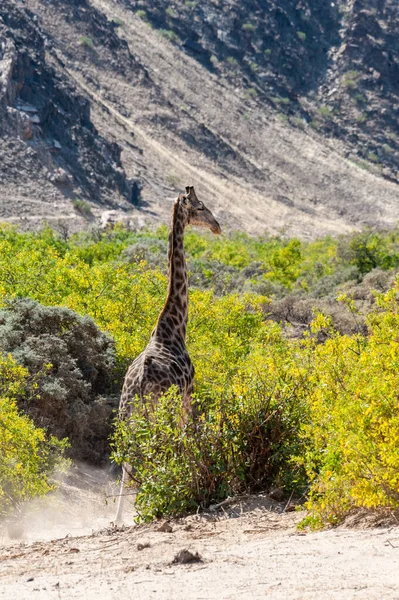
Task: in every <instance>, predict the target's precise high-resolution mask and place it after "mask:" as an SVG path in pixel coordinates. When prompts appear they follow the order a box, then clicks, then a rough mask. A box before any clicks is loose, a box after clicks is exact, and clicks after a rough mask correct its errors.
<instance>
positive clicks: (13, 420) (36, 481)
mask: <svg viewBox="0 0 399 600" xmlns="http://www.w3.org/2000/svg"><path fill="white" fill-rule="evenodd" d="M27 375H28V373H27V371H26V370H25V369H24V368H23V367H21V366H20V365H18V364H17V363H16V362H15V361H14V360H13V359H12V358H11V357H10V356H1V355H0V517H4V516H5V515H7V514H8V513H9V512H10V511H11V510H12V508H14V507H15V506H17V505H18V504H20V503H21V502H23V501H25V500H28V499H30V498H33V497H35V496H39V495H42V494H46V493H47V492H48V491H49V490H51V489H52V484H51V482H50V480H49V476H50V475H51V474H52V472H53V470H54V468H55V466H56V464H57V463H58V462H59V461H60V459H61V456H62V453H63V450H64V448H65V442H60V441H59V440H56V439H55V438H54V437H47V436H46V432H45V431H44V430H43V429H39V428H37V427H35V426H34V424H33V422H32V421H31V420H30V419H29V417H27V416H26V415H23V414H21V413H20V412H19V411H18V409H17V406H16V401H15V398H16V397H17V396H21V395H23V394H24V390H25V382H26V378H27Z"/></svg>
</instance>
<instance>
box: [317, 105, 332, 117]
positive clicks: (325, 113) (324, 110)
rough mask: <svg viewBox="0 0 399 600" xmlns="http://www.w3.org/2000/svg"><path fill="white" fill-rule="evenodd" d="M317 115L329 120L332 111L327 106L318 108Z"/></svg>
mask: <svg viewBox="0 0 399 600" xmlns="http://www.w3.org/2000/svg"><path fill="white" fill-rule="evenodd" d="M319 114H320V115H321V116H322V117H324V118H331V117H332V110H331V108H329V107H328V106H320V107H319Z"/></svg>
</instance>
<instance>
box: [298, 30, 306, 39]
mask: <svg viewBox="0 0 399 600" xmlns="http://www.w3.org/2000/svg"><path fill="white" fill-rule="evenodd" d="M296 34H297V37H298V38H299V39H300V40H301V42H306V33H305V32H304V31H297V32H296Z"/></svg>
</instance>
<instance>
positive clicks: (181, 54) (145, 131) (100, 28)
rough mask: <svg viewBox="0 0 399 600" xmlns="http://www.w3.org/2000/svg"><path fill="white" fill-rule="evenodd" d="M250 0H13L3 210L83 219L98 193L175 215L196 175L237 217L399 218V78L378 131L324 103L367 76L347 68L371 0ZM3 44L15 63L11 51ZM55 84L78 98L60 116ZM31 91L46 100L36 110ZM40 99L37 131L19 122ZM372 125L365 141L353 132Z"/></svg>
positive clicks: (2, 120)
mask: <svg viewBox="0 0 399 600" xmlns="http://www.w3.org/2000/svg"><path fill="white" fill-rule="evenodd" d="M15 4H16V5H15ZM249 4H250V6H249V5H248V6H247V3H246V4H245V6H246V9H245V10H244V8H243V6H244V3H242V2H238V0H231V2H230V4H229V6H228V10H227V7H226V5H225V4H224V3H223V4H222V3H218V2H211V1H210V0H208V1H204V2H201V3H198V4H195V3H188V2H180V1H179V2H175V3H174V4H173V5H169V4H167V3H164V2H162V1H161V0H151V1H149V2H146V3H145V10H144V8H143V7H144V3H143V4H142V5H140V4H139V3H137V2H136V3H133V2H130V1H129V2H128V1H127V0H126V1H123V0H91V2H88V1H86V0H71V1H69V2H67V1H66V0H55V1H53V2H51V3H49V2H48V1H47V0H25V2H22V0H21V1H18V2H16V3H12V4H11V3H10V2H9V0H6V2H5V5H4V6H5V8H2V11H1V16H2V20H3V26H2V29H1V31H0V35H1V36H2V39H3V40H5V42H6V43H4V41H3V46H5V48H6V50H7V48H12V46H13V47H14V49H13V50H11V52H14V55H15V56H16V58H15V57H14V59H13V63H12V66H11V67H9V68H8V73H9V76H8V78H7V77H6V84H5V86H3V92H1V91H0V98H2V113H1V115H2V116H1V115H0V126H1V134H0V135H1V136H2V141H3V142H4V143H3V144H2V150H1V153H2V154H1V156H0V157H1V159H2V164H3V167H2V169H3V177H2V178H1V181H0V192H1V196H0V198H2V200H0V210H1V212H0V216H1V218H3V219H4V218H6V219H9V220H17V221H18V218H17V215H19V214H20V212H21V207H22V208H23V210H25V213H26V217H27V219H28V224H27V225H25V226H32V225H31V223H32V222H33V223H34V224H35V225H36V224H37V222H38V221H39V222H40V221H41V220H43V218H45V217H46V218H49V217H50V218H51V219H52V221H53V222H55V225H57V224H58V225H59V226H61V225H62V224H63V226H64V227H65V226H66V225H65V223H67V226H68V227H69V228H71V229H76V228H81V227H84V226H86V224H85V221H84V219H83V218H82V217H80V216H79V215H78V214H77V213H76V211H74V210H73V205H72V202H73V201H74V200H76V198H85V199H86V200H88V201H90V202H91V203H92V204H91V207H92V208H91V211H92V213H93V214H94V216H98V217H99V216H101V214H102V213H104V212H105V214H104V215H103V217H104V218H105V219H106V218H107V216H109V215H111V217H112V218H114V219H116V218H122V219H123V220H125V221H128V222H130V223H131V225H132V226H141V225H142V224H144V223H151V222H160V221H162V222H164V221H165V220H166V219H168V218H169V213H170V200H171V199H173V197H175V195H176V193H177V191H178V190H181V189H182V188H183V187H184V185H186V184H187V183H193V184H194V185H196V186H197V188H198V193H199V194H200V195H201V197H202V198H203V199H204V200H205V201H206V202H207V203H208V204H209V205H210V206H211V207H212V208H213V209H214V211H215V213H216V214H217V215H218V218H219V219H220V221H221V222H222V223H223V225H224V226H225V228H226V227H227V228H229V227H231V228H240V229H246V230H247V231H249V232H253V233H259V232H261V231H264V230H267V231H270V232H272V233H277V232H280V231H284V232H286V233H287V234H289V235H294V234H295V235H299V236H301V237H307V238H310V237H316V236H317V235H321V234H324V233H328V232H331V233H337V232H343V231H347V230H349V229H351V228H354V227H359V226H362V225H364V224H372V225H380V226H385V225H389V224H392V223H394V222H396V221H397V220H398V218H399V201H398V188H397V184H396V181H395V167H394V166H392V165H395V160H396V151H395V149H394V144H395V143H396V142H395V140H394V138H393V137H392V136H393V135H394V133H393V131H394V130H395V127H396V126H397V124H396V123H395V121H394V119H393V116H392V115H394V112H393V111H388V112H389V114H388V113H387V112H385V113H382V111H381V113H382V114H381V115H380V113H379V112H378V110H379V109H378V107H379V106H382V104H383V102H388V100H387V98H388V99H389V98H391V96H392V94H395V93H396V91H395V89H396V88H395V86H394V83H392V85H391V87H390V88H389V90H388V91H389V93H388V92H387V93H385V92H384V90H385V88H384V84H383V83H381V85H380V90H382V91H381V94H382V95H383V96H384V94H383V92H384V93H385V96H384V97H383V99H382V100H378V98H377V96H375V97H373V98H374V100H373V101H374V102H375V103H376V106H377V109H376V117H375V119H374V121H373V127H374V129H373V127H372V126H371V123H367V127H368V128H369V129H370V128H371V132H369V131H368V130H367V128H366V129H365V128H364V127H365V126H364V123H361V121H360V120H358V121H356V118H355V117H353V118H352V117H351V115H350V111H349V109H348V110H342V111H341V113H342V114H340V116H338V115H337V114H335V113H334V108H329V106H328V105H327V104H325V103H324V104H320V103H321V102H325V98H327V99H330V100H328V102H330V101H331V102H332V103H334V102H337V101H338V100H337V99H338V98H341V96H343V95H344V92H345V94H346V95H348V94H347V91H348V90H349V92H350V93H352V88H350V85H349V84H348V81H354V85H359V86H360V85H363V84H364V85H366V81H365V80H364V82H363V79H362V77H363V76H360V75H359V74H358V72H357V74H356V75H354V73H352V74H351V77H352V80H349V79H348V75H347V73H348V65H349V66H351V65H350V64H349V62H348V61H349V59H348V58H347V56H348V55H349V53H350V52H352V50H351V49H350V48H351V46H350V43H349V42H348V36H349V32H352V33H351V35H352V37H353V36H354V35H355V33H353V31H354V30H355V29H356V28H355V26H354V25H353V23H352V21H351V19H352V20H353V19H354V18H355V15H357V16H359V14H362V11H363V12H364V9H363V8H362V7H361V6H360V8H359V6H358V5H359V4H360V3H359V2H346V3H341V4H339V5H337V7H331V3H320V2H316V0H314V1H311V0H308V1H307V2H305V1H303V2H302V4H301V6H300V7H299V8H298V6H299V5H298V4H297V3H292V2H288V1H287V2H284V3H282V2H279V3H275V2H273V1H272V0H268V1H267V2H255V0H253V1H252V0H251V2H250V3H249ZM344 5H345V6H344ZM388 5H389V10H390V12H389V11H388V12H387V6H388ZM328 7H330V8H328ZM343 8H346V9H347V11H349V12H347V14H346V17H345V18H346V21H345V22H346V25H345V23H344V20H345V19H344V17H343ZM376 10H377V8H376ZM381 10H382V11H385V13H386V20H387V23H386V28H385V29H384V31H385V32H386V36H385V37H386V39H385V41H384V43H386V44H388V45H389V47H390V48H391V46H392V49H391V60H392V61H393V64H396V62H395V61H396V50H395V44H396V42H395V41H394V40H391V39H390V38H389V35H390V34H389V32H388V29H389V27H388V25H389V23H390V22H391V20H392V13H394V14H395V15H396V13H398V15H399V10H397V11H396V12H394V11H395V7H394V4H393V3H390V2H388V3H385V5H384V7H383V8H381ZM385 13H384V14H385ZM9 15H14V17H13V18H14V21H13V20H12V19H11V18H10V16H9ZM373 19H374V17H373ZM375 19H377V17H375ZM15 21H17V25H18V26H16V25H15ZM380 21H381V19H380ZM359 22H360V21H359V18H358V20H356V23H357V24H358V23H359ZM19 23H20V24H19ZM381 23H383V24H384V23H385V22H383V21H381ZM299 27H300V28H301V29H299ZM356 27H357V29H356V31H358V30H359V26H358V25H356ZM380 27H381V28H382V25H380ZM254 28H255V29H254ZM262 28H263V29H262ZM258 30H259V31H258ZM21 31H23V32H24V39H23V40H22V36H21V33H20V32H21ZM387 32H388V33H387ZM302 33H303V34H304V35H300V34H302ZM356 35H358V34H356ZM304 36H305V37H304ZM345 36H346V37H345ZM351 39H352V38H351ZM345 40H346V41H345ZM381 43H382V42H381ZM264 46H265V47H264ZM344 46H345V47H344ZM38 47H39V49H40V52H39V51H37V48H38ZM301 48H302V50H301ZM269 49H270V50H271V52H268V50H269ZM2 52H3V54H2V55H0V60H2V63H1V64H2V65H4V63H5V62H7V56H9V53H10V50H8V54H7V51H6V52H4V50H3V51H2ZM284 52H285V54H284V56H283V53H284ZM26 54H28V55H29V61H30V63H29V61H28V63H27V61H26V59H25V58H21V56H22V57H24V56H26ZM373 56H374V55H373ZM284 57H285V58H284ZM392 57H393V58H392ZM252 58H253V60H252ZM269 58H270V60H269ZM376 60H377V59H376ZM262 61H263V62H262ZM268 61H269V62H268ZM370 61H371V59H370ZM266 63H267V64H266ZM269 63H270V64H269ZM370 64H371V63H370ZM284 65H285V66H284ZM289 65H291V66H290V67H289ZM341 65H343V66H342V68H341ZM233 67H234V69H233ZM305 67H306V68H305ZM370 68H373V67H370ZM32 69H33V70H34V69H36V70H39V72H41V73H46V74H50V75H48V76H47V77H44V76H43V75H42V76H41V87H40V90H41V91H40V94H38V93H36V94H35V93H33V92H35V88H34V82H32V77H31V71H32ZM392 69H393V70H392ZM1 70H2V72H3V73H4V72H5V71H6V69H5V66H3V67H2V69H1ZM233 70H234V71H235V72H234V73H232V71H233ZM352 71H354V69H352ZM379 72H380V74H381V77H382V78H383V81H385V78H387V81H391V79H392V78H393V77H394V67H392V68H391V72H389V73H385V72H383V69H380V71H379ZM262 73H263V74H262ZM367 77H368V76H367ZM370 77H371V78H372V79H373V81H374V80H377V76H376V75H375V74H374V72H373V73H371V75H370ZM339 78H341V79H340V80H341V81H345V82H346V84H345V88H344V91H342V90H341V88H339V89H338V88H337V81H338V79H339ZM3 79H4V77H3ZM15 81H18V85H15ZM54 81H56V82H59V81H61V82H62V85H61V86H56V85H55V84H54V83H53V82H54ZM58 87H62V89H63V90H67V92H65V95H66V96H68V97H69V98H70V103H69V105H68V104H67V105H66V109H63V110H64V112H65V114H64V115H62V119H61V120H60V118H58V121H57V120H56V119H53V118H52V117H51V116H50V115H52V114H53V113H54V110H53V108H51V109H49V106H51V107H53V105H54V104H55V103H54V102H53V100H52V98H54V90H55V89H58ZM349 88H350V89H349ZM4 89H5V90H6V91H5V92H4ZM334 89H335V90H336V91H334V92H333V93H331V92H332V90H334ZM387 89H388V88H387ZM10 90H11V92H10ZM57 94H58V92H57ZM349 96H350V94H349ZM26 102H28V103H29V106H28V109H29V110H31V111H32V110H33V109H37V111H38V112H36V113H35V112H33V113H32V112H30V113H29V111H28V112H27V105H26ZM63 102H64V104H66V100H63ZM345 102H346V96H345V98H344V100H342V102H341V104H342V106H344V105H345ZM351 102H352V101H351ZM359 102H360V100H359ZM24 103H25V104H24ZM57 103H58V105H60V104H61V102H60V100H59V99H57ZM352 104H353V102H352ZM352 104H351V105H350V110H352ZM43 106H45V107H47V108H46V109H45V110H44V111H43ZM79 106H80V107H83V108H81V109H80V112H77V109H78V107H79ZM24 107H25V108H24ZM29 107H30V108H29ZM32 107H33V108H32ZM72 107H73V110H72ZM321 107H324V108H323V110H321ZM356 110H357V109H356ZM32 114H33V115H39V118H40V119H41V120H40V121H39V123H36V124H35V123H33V124H31V127H32V129H33V135H32V136H31V137H28V138H26V137H25V139H24V136H26V134H24V130H23V127H22V126H21V122H25V121H26V118H28V119H29V120H30V121H31V120H32V119H31V116H32ZM356 114H357V113H356ZM29 115H31V116H29ZM42 115H43V116H42ZM315 115H316V116H315ZM377 117H378V118H377ZM381 119H382V120H381ZM389 119H391V120H392V123H391V126H390V129H389V131H388V130H387V128H386V124H387V123H388V120H389ZM307 123H309V124H307ZM347 123H348V124H347ZM353 123H355V125H354V124H353ZM21 127H22V133H21ZM28 127H29V125H28ZM384 128H385V129H384ZM347 129H348V132H349V133H348V132H347ZM60 130H61V131H62V134H63V138H62V140H60V139H59V138H60ZM380 130H381V132H384V131H385V133H384V135H385V137H384V135H383V133H381V135H380V136H379V137H378V135H377V134H376V131H377V133H378V131H380ZM386 134H390V135H391V137H392V140H391V146H390V147H391V150H392V151H391V152H388V150H387V148H385V150H387V151H386V154H387V155H389V160H388V161H387V162H386V164H384V166H383V167H382V166H381V165H380V162H381V161H380V159H379V158H378V156H379V155H378V154H377V151H378V148H377V149H376V148H374V146H372V145H371V144H372V143H373V144H374V143H375V140H380V142H379V143H380V145H381V147H383V146H387V142H386V139H387V138H386ZM362 136H365V138H364V139H366V140H368V142H367V143H369V144H370V145H369V146H367V148H366V150H367V152H366V151H365V150H363V146H362V148H361V149H360V150H359V149H358V148H357V146H356V144H357V143H358V140H359V139H361V140H363V137H362ZM21 138H22V139H21ZM55 142H58V144H59V145H61V148H58V147H56V146H55V145H54V144H55ZM361 144H364V142H361ZM43 146H45V148H44V150H43ZM49 146H50V149H49ZM362 152H363V154H362ZM365 152H366V154H365V155H364V153H365ZM357 153H359V156H358V155H357ZM380 154H381V152H380ZM363 155H364V157H363ZM374 155H375V156H377V160H378V161H379V162H378V163H377V161H376V159H375V156H374ZM381 156H382V154H381ZM364 159H368V161H366V160H364ZM60 169H62V172H61V174H60V172H59V170H60ZM64 173H65V174H66V175H64ZM58 177H60V178H61V181H59V180H58V179H57V178H58ZM55 205H56V206H55ZM75 206H76V203H75ZM109 211H111V213H110V212H109Z"/></svg>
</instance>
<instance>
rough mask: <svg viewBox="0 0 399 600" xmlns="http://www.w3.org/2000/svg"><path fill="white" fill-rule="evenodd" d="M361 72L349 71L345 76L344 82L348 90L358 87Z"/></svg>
mask: <svg viewBox="0 0 399 600" xmlns="http://www.w3.org/2000/svg"><path fill="white" fill-rule="evenodd" d="M359 78H360V73H359V72H358V71H347V72H346V73H345V75H344V78H343V84H344V86H345V87H346V89H347V90H354V89H356V88H357V87H358V81H359Z"/></svg>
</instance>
